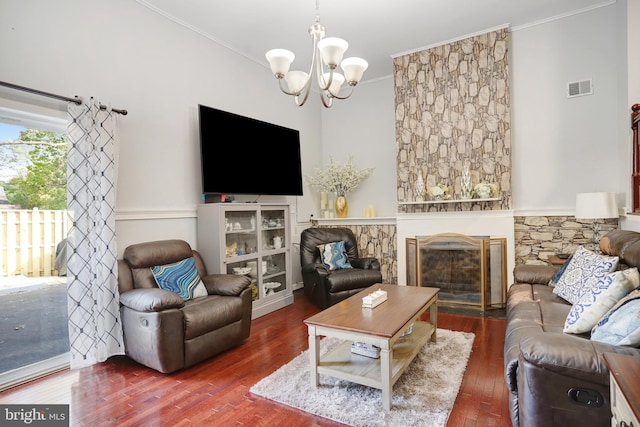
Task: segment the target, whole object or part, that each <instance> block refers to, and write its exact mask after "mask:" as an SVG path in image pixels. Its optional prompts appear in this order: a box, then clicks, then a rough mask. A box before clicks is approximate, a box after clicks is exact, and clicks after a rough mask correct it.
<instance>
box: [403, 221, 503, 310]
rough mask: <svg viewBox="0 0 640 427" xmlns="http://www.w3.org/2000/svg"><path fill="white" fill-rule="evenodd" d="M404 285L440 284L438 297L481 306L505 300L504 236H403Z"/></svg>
mask: <svg viewBox="0 0 640 427" xmlns="http://www.w3.org/2000/svg"><path fill="white" fill-rule="evenodd" d="M406 251H407V252H406V253H407V285H411V286H428V287H435V288H440V292H439V293H438V301H439V302H440V303H443V304H461V305H467V306H475V307H479V308H480V309H482V310H485V309H491V308H503V307H504V306H505V301H506V289H507V288H506V286H507V274H506V271H507V261H506V239H505V238H492V237H490V236H467V235H464V234H457V233H443V234H436V235H433V236H416V237H409V238H407V239H406Z"/></svg>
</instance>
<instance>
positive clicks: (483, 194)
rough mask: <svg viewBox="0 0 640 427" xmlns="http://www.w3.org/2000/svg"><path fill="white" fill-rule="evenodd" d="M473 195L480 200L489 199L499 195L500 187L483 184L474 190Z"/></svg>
mask: <svg viewBox="0 0 640 427" xmlns="http://www.w3.org/2000/svg"><path fill="white" fill-rule="evenodd" d="M473 194H475V196H476V197H477V198H479V199H488V198H490V197H493V196H495V195H496V194H498V186H497V185H496V184H490V183H488V182H481V183H480V184H477V185H476V186H475V187H474V188H473Z"/></svg>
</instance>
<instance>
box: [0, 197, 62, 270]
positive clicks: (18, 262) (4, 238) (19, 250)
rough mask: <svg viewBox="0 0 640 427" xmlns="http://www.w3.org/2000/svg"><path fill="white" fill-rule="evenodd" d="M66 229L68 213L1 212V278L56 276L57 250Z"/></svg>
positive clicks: (55, 211) (19, 210) (37, 210)
mask: <svg viewBox="0 0 640 427" xmlns="http://www.w3.org/2000/svg"><path fill="white" fill-rule="evenodd" d="M69 227H70V225H69V223H68V218H67V211H57V210H40V209H33V210H22V209H10V210H9V209H8V210H2V209H0V236H1V240H0V244H1V245H2V246H1V247H0V277H11V276H20V275H22V276H26V277H47V276H57V275H58V271H57V270H56V268H55V259H56V247H57V245H58V244H59V243H60V242H61V241H62V240H63V239H65V238H66V237H67V232H68V230H69Z"/></svg>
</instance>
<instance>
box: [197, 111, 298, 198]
mask: <svg viewBox="0 0 640 427" xmlns="http://www.w3.org/2000/svg"><path fill="white" fill-rule="evenodd" d="M198 110H199V112H198V114H199V120H200V156H201V166H202V194H203V196H205V195H217V194H225V195H236V194H251V195H276V196H302V167H301V161H300V132H299V131H297V130H295V129H289V128H286V127H283V126H278V125H275V124H272V123H267V122H263V121H260V120H256V119H252V118H249V117H245V116H242V115H239V114H234V113H230V112H228V111H222V110H218V109H216V108H212V107H207V106H204V105H199V106H198ZM229 153H230V154H229Z"/></svg>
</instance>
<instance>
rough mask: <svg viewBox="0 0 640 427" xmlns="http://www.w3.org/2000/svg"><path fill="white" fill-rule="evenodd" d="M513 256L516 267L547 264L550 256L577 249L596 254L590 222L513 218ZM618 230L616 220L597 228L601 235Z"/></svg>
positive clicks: (545, 218) (571, 218)
mask: <svg viewBox="0 0 640 427" xmlns="http://www.w3.org/2000/svg"><path fill="white" fill-rule="evenodd" d="M514 222H515V254H516V265H518V264H548V263H549V256H551V255H554V254H562V253H565V254H572V253H574V252H575V251H576V249H577V247H578V246H584V247H585V249H589V250H591V251H596V250H597V248H596V245H595V244H594V243H593V234H594V233H593V227H592V225H593V220H590V219H589V220H587V219H585V220H582V219H579V220H578V219H575V218H574V217H573V216H516V217H514ZM616 228H618V219H617V218H614V219H607V220H605V221H604V223H602V224H601V226H600V236H601V237H602V236H604V235H605V234H607V233H608V232H609V231H611V230H615V229H616Z"/></svg>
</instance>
